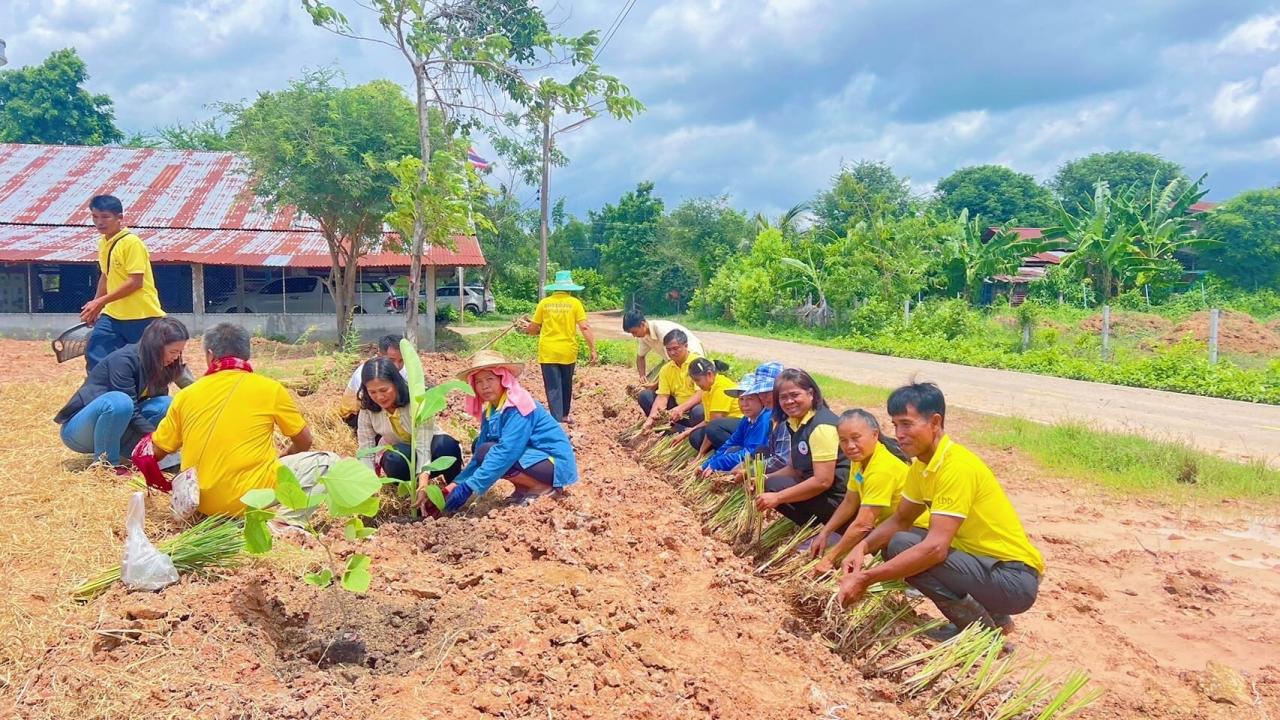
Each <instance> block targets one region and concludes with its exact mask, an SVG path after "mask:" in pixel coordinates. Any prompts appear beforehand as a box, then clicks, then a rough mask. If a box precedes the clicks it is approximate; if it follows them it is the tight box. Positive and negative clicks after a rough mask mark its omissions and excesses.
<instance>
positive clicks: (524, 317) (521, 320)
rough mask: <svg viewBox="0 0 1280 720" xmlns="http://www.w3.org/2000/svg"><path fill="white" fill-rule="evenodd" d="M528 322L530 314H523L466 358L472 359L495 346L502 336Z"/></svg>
mask: <svg viewBox="0 0 1280 720" xmlns="http://www.w3.org/2000/svg"><path fill="white" fill-rule="evenodd" d="M528 323H529V316H528V315H521V316H520V317H518V318H516V319H514V320H512V321H511V324H510V325H508V326H507V327H506V329H504V330H503V331H502V332H500V333H498V334H497V335H494V336H493V337H491V338H489V340H488V341H486V342H485V344H483V345H481V346H480V347H478V348H476V350H475V352H473V353H471V354H470V355H468V356H467V357H466V358H465V359H466V360H470V359H471V358H474V357H475V356H476V355H479V354H480V353H481V352H483V351H485V350H488V349H489V348H491V347H493V344H494V343H496V342H498V341H499V340H501V339H502V337H503V336H504V335H506V334H507V333H509V332H511V331H512V330H515V329H516V328H518V327H521V326H522V325H527V324H528Z"/></svg>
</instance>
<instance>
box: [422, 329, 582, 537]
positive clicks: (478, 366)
mask: <svg viewBox="0 0 1280 720" xmlns="http://www.w3.org/2000/svg"><path fill="white" fill-rule="evenodd" d="M521 370H523V367H522V366H521V365H520V364H519V363H513V362H508V361H507V360H506V359H505V358H503V357H502V356H501V355H499V354H498V353H495V352H491V351H483V352H480V353H477V354H476V356H475V357H474V358H472V360H471V366H470V367H468V368H467V369H466V370H464V371H462V372H461V373H459V374H458V377H459V378H461V379H462V380H464V381H466V382H467V383H469V384H470V385H471V389H472V390H474V391H475V396H474V397H469V398H467V412H469V413H471V415H472V416H473V417H474V418H475V419H476V420H478V421H480V434H479V435H478V436H477V437H476V441H475V444H474V445H473V446H472V456H471V462H469V463H467V466H466V468H464V469H463V471H462V473H461V474H460V475H458V477H457V479H456V480H455V481H454V482H453V483H452V484H450V485H448V486H447V487H446V488H445V491H446V492H447V493H448V497H447V498H446V500H445V511H446V512H451V513H452V512H457V511H458V510H460V509H461V508H462V506H463V505H465V504H466V502H467V500H469V499H470V498H471V496H472V495H482V494H484V493H485V492H487V491H488V490H489V488H491V487H493V485H494V483H496V482H497V481H498V480H499V479H500V478H505V479H506V480H509V481H511V484H512V485H515V486H516V492H515V494H514V495H512V499H513V500H514V501H515V502H518V503H525V502H528V501H530V500H532V499H534V498H537V497H539V496H542V495H545V494H547V493H549V492H552V491H553V490H560V489H562V488H565V487H568V486H569V485H572V484H573V483H575V482H577V481H578V462H577V459H576V458H575V457H574V454H573V446H572V445H570V444H569V438H568V436H567V435H565V433H564V428H563V427H561V425H560V423H558V422H556V419H555V418H554V417H552V416H551V413H550V412H549V411H548V410H547V408H546V407H545V406H543V405H542V403H540V402H538V401H537V400H534V399H533V397H532V396H531V395H529V391H528V390H525V389H524V388H523V387H521V386H520V382H519V380H518V379H517V378H519V377H520V372H521ZM418 502H419V504H421V505H423V506H424V508H425V503H426V495H425V492H420V493H419V498H418Z"/></svg>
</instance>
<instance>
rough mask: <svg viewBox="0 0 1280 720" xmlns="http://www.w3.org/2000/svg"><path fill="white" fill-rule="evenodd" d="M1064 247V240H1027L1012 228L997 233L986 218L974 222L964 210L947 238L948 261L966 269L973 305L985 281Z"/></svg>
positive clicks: (1015, 269)
mask: <svg viewBox="0 0 1280 720" xmlns="http://www.w3.org/2000/svg"><path fill="white" fill-rule="evenodd" d="M1061 246H1062V241H1061V240H1060V239H1053V238H1046V237H1043V236H1042V237H1037V238H1026V237H1023V236H1021V235H1019V234H1018V233H1017V232H1016V231H1014V230H1011V229H1009V228H997V229H995V230H994V231H993V230H991V229H990V228H989V227H988V226H987V223H985V222H983V219H982V218H980V217H975V218H972V219H971V218H970V217H969V214H968V211H967V210H961V211H960V216H959V217H958V218H957V221H956V223H955V229H954V231H953V232H952V233H951V235H950V237H949V238H947V243H946V245H945V247H944V258H945V259H946V260H947V261H948V262H954V263H956V264H958V265H959V266H960V267H961V268H962V274H963V277H964V290H965V292H966V293H967V294H968V296H969V302H971V303H976V302H977V301H978V296H979V293H980V291H981V289H982V282H983V281H984V280H986V279H987V278H990V277H994V276H996V275H1012V274H1014V273H1015V272H1017V270H1018V268H1019V267H1020V266H1021V265H1022V261H1023V260H1024V259H1025V258H1028V257H1030V256H1032V255H1035V254H1036V253H1041V252H1045V251H1047V250H1055V249H1057V248H1059V247H1061Z"/></svg>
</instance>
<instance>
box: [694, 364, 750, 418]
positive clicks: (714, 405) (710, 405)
mask: <svg viewBox="0 0 1280 720" xmlns="http://www.w3.org/2000/svg"><path fill="white" fill-rule="evenodd" d="M736 387H738V383H736V382H734V381H732V380H730V379H729V378H727V377H725V376H724V375H722V374H720V373H716V379H715V382H713V383H711V389H710V390H703V391H702V412H703V414H704V415H705V416H706V418H707V420H711V413H724V414H725V417H731V418H740V417H742V408H741V407H740V406H739V405H738V398H734V397H729V396H728V395H726V394H725V391H726V390H733V389H734V388H736Z"/></svg>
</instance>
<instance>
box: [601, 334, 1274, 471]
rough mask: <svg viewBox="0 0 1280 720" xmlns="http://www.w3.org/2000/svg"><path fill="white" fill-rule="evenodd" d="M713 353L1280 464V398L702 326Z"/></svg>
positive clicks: (980, 408) (961, 404)
mask: <svg viewBox="0 0 1280 720" xmlns="http://www.w3.org/2000/svg"><path fill="white" fill-rule="evenodd" d="M591 326H592V328H594V329H595V331H596V333H597V334H598V335H599V336H602V337H610V338H625V337H627V336H626V335H625V334H624V333H623V332H622V328H621V323H620V321H619V319H618V317H617V316H616V315H611V314H608V313H593V314H592V315H591ZM698 337H699V338H700V339H701V340H702V342H703V344H704V345H705V346H706V347H707V348H708V349H709V351H711V352H721V353H727V354H730V355H735V356H737V357H742V358H751V359H755V360H761V361H764V360H779V361H781V362H783V363H785V364H787V365H794V366H797V367H803V368H805V369H806V370H809V371H812V372H816V373H821V374H824V375H830V376H832V377H837V378H841V379H843V380H848V381H850V382H856V383H860V384H863V385H875V386H881V387H894V386H896V385H900V384H902V383H903V382H905V381H907V380H908V379H909V378H911V377H918V378H920V379H922V380H932V381H934V382H936V383H938V384H939V385H941V386H942V388H943V390H944V391H945V392H946V394H947V400H948V401H949V402H950V403H952V404H954V405H955V406H957V407H964V408H969V409H971V410H977V411H979V412H984V413H991V414H994V415H1008V416H1014V417H1023V418H1027V419H1029V420H1035V421H1038V422H1046V423H1051V422H1059V421H1063V420H1073V421H1080V422H1084V423H1087V424H1089V425H1093V426H1096V427H1098V428H1101V429H1105V430H1111V431H1116V432H1127V433H1134V434H1138V435H1143V436H1146V437H1150V438H1154V439H1157V440H1173V441H1180V442H1186V443H1189V444H1191V445H1193V446H1194V447H1197V448H1199V449H1201V450H1204V451H1206V452H1211V453H1215V454H1218V455H1221V456H1223V457H1228V458H1232V459H1236V460H1250V459H1257V460H1262V461H1265V462H1266V463H1267V464H1268V465H1269V466H1271V467H1280V442H1277V440H1278V439H1280V406H1275V405H1262V404H1258V403H1247V402H1240V401H1237V400H1222V399H1218V398H1209V397H1200V396H1196V395H1183V394H1180V393H1172V392H1165V391H1162V390H1145V389H1142V388H1131V387H1123V386H1119V385H1104V384H1101V383H1091V382H1084V381H1081V380H1067V379H1065V378H1055V377H1048V376H1045V375H1032V374H1028V373H1020V372H1011V371H1008V370H991V369H987V368H976V367H968V366H965V365H950V364H947V363H938V362H930V361H927V360H910V359H905V358H895V357H886V356H883V355H872V354H869V353H859V352H851V351H848V350H835V349H832V348H824V347H816V346H812V345H802V344H800V343H794V342H787V341H783V340H772V339H763V338H755V337H748V336H744V335H734V334H730V333H721V332H699V333H698Z"/></svg>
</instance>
